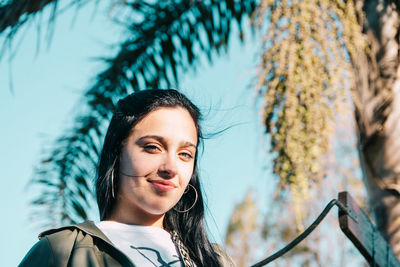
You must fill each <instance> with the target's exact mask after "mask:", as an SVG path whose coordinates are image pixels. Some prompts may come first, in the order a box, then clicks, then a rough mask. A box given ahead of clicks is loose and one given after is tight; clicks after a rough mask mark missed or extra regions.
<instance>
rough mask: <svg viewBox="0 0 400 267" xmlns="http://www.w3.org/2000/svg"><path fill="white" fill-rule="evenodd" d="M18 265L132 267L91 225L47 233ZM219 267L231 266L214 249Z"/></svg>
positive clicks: (86, 224) (125, 257)
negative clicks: (217, 256)
mask: <svg viewBox="0 0 400 267" xmlns="http://www.w3.org/2000/svg"><path fill="white" fill-rule="evenodd" d="M39 239H40V241H39V242H37V243H36V244H35V245H34V246H33V247H32V248H31V250H30V251H29V252H28V254H27V255H26V256H25V258H24V259H23V260H22V262H21V263H20V265H19V266H20V267H37V266H40V267H46V266H57V267H67V266H74V267H78V266H79V267H85V266H91V267H108V266H124V267H125V266H126V267H131V266H132V267H133V266H135V265H134V264H133V263H132V262H131V261H130V259H129V258H128V257H127V256H126V255H125V254H124V253H123V252H121V251H120V250H119V249H117V248H116V247H115V246H114V245H113V244H112V242H111V241H110V240H109V239H108V238H107V237H106V236H105V235H104V233H103V232H102V231H101V230H100V229H99V228H97V227H96V225H95V224H94V223H93V222H91V221H88V222H84V223H81V224H78V225H71V226H64V227H61V228H57V229H51V230H47V231H45V232H43V233H41V234H40V235H39ZM214 249H215V252H216V253H217V254H218V255H219V258H220V263H221V266H223V267H225V266H229V267H230V266H235V265H234V263H233V262H232V260H231V259H230V258H229V256H228V255H226V253H225V252H224V251H223V250H222V248H221V247H220V246H218V245H215V246H214Z"/></svg>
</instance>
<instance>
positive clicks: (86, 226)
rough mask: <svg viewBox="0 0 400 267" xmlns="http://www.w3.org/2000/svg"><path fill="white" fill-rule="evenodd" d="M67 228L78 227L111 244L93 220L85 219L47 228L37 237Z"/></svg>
mask: <svg viewBox="0 0 400 267" xmlns="http://www.w3.org/2000/svg"><path fill="white" fill-rule="evenodd" d="M67 229H69V230H74V229H79V230H81V231H83V232H85V233H87V234H89V235H91V236H94V237H98V238H101V239H104V240H105V241H107V242H108V243H111V244H112V242H111V241H110V240H109V239H108V238H107V237H106V235H105V234H104V233H103V232H102V231H101V230H100V229H99V228H98V227H97V226H96V225H95V223H94V222H93V221H86V222H83V223H80V224H75V225H66V226H62V227H59V228H53V229H49V230H46V231H44V232H42V233H40V234H39V239H41V238H42V237H43V236H46V235H51V234H54V233H57V232H59V231H62V230H67Z"/></svg>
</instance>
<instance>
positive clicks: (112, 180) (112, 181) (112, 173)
mask: <svg viewBox="0 0 400 267" xmlns="http://www.w3.org/2000/svg"><path fill="white" fill-rule="evenodd" d="M111 195H112V197H113V198H115V193H114V170H112V171H111Z"/></svg>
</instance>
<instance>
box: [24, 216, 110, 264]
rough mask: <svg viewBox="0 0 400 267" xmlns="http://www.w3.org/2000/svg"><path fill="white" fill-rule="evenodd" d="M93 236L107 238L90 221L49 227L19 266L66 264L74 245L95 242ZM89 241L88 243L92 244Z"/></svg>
mask: <svg viewBox="0 0 400 267" xmlns="http://www.w3.org/2000/svg"><path fill="white" fill-rule="evenodd" d="M93 236H98V237H100V238H103V239H104V238H106V237H105V236H104V234H103V233H102V232H101V231H100V230H99V229H98V228H97V227H96V225H95V224H94V223H93V222H90V221H88V222H84V223H81V224H77V225H67V226H62V227H58V228H52V229H48V230H46V231H44V232H42V233H40V234H39V241H38V242H37V243H36V244H35V245H34V246H33V247H32V248H31V249H30V250H29V252H28V253H27V254H26V256H25V257H24V259H23V260H22V262H21V263H20V265H19V266H64V261H65V260H68V257H69V256H70V254H71V251H72V249H73V248H74V246H76V245H77V244H79V243H82V242H83V243H88V242H89V243H93ZM77 239H79V240H77ZM106 240H107V239H106ZM77 241H79V242H77ZM89 243H88V244H86V245H90V244H89Z"/></svg>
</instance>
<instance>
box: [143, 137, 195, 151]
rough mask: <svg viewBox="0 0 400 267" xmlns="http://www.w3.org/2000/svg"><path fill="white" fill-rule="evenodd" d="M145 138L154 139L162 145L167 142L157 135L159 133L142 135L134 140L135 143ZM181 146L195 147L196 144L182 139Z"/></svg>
mask: <svg viewBox="0 0 400 267" xmlns="http://www.w3.org/2000/svg"><path fill="white" fill-rule="evenodd" d="M147 138H150V139H155V140H157V141H158V142H160V143H162V144H163V145H165V144H166V143H167V142H166V140H165V138H164V137H162V136H159V135H145V136H142V137H140V138H139V139H138V140H137V141H136V143H141V142H143V140H144V139H147ZM182 146H184V147H189V146H191V147H194V148H197V146H196V145H195V144H193V143H192V142H189V141H183V142H182Z"/></svg>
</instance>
